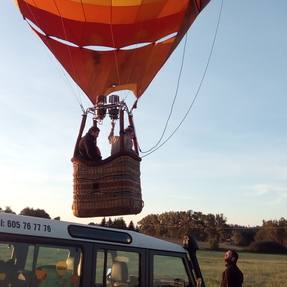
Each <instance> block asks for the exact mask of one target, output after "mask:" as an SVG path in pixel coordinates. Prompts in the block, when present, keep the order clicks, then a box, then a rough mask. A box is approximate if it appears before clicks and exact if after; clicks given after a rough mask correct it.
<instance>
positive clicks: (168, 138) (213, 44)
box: [142, 0, 224, 158]
mask: <svg viewBox="0 0 287 287" xmlns="http://www.w3.org/2000/svg"><path fill="white" fill-rule="evenodd" d="M223 1H224V0H221V5H220V11H219V15H218V20H217V25H216V28H215V32H214V37H213V41H212V45H211V49H210V52H209V56H208V59H207V64H206V66H205V69H204V72H203V75H202V77H201V80H200V83H199V86H198V88H197V91H196V93H195V96H194V98H193V100H192V102H191V104H190V105H189V107H188V109H187V111H186V113H185V115H184V116H183V118H182V120H181V121H180V122H179V124H178V126H177V127H176V128H175V129H174V130H173V132H172V133H171V134H170V135H169V136H168V137H167V138H166V139H165V140H164V141H163V142H162V143H161V144H160V145H159V146H157V147H156V148H155V149H153V150H152V151H150V152H149V153H147V154H146V155H143V156H142V158H144V157H146V156H149V155H150V154H152V153H154V152H155V151H157V150H158V149H159V148H161V147H162V146H163V145H164V144H165V143H166V142H167V141H169V140H170V139H171V138H172V137H173V135H174V134H175V133H176V132H177V131H178V129H179V128H180V127H181V125H182V124H183V122H184V121H185V119H186V118H187V116H188V114H189V112H190V110H191V109H192V107H193V106H194V103H195V101H196V99H197V97H198V95H199V92H200V90H201V87H202V84H203V81H204V79H205V76H206V74H207V70H208V67H209V64H210V60H211V56H212V54H213V50H214V46H215V42H216V38H217V34H218V30H219V24H220V20H221V15H222V10H223Z"/></svg>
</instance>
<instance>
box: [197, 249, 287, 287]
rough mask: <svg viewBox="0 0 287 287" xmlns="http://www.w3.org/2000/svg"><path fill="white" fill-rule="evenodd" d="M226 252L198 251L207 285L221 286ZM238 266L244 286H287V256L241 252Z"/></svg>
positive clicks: (207, 286) (212, 286) (208, 286)
mask: <svg viewBox="0 0 287 287" xmlns="http://www.w3.org/2000/svg"><path fill="white" fill-rule="evenodd" d="M223 255H224V252H216V251H201V250H200V251H198V261H199V264H200V267H201V270H202V273H203V277H204V279H205V283H206V287H219V286H220V282H221V275H222V272H223V271H224V269H225V266H224V261H223ZM238 266H239V268H240V269H241V271H242V272H243V274H244V287H287V256H286V255H268V254H254V253H243V252H240V253H239V260H238Z"/></svg>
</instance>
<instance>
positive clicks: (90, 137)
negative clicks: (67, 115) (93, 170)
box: [79, 127, 102, 161]
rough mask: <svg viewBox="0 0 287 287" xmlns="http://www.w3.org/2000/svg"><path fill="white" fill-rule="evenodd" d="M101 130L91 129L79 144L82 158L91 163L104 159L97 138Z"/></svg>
mask: <svg viewBox="0 0 287 287" xmlns="http://www.w3.org/2000/svg"><path fill="white" fill-rule="evenodd" d="M99 132H100V129H99V128H98V127H91V128H90V129H89V131H88V132H87V133H86V135H85V136H83V137H82V138H81V140H80V143H79V154H80V158H81V159H83V160H89V161H98V160H101V159H102V156H101V152H100V149H99V148H98V146H97V138H98V136H99Z"/></svg>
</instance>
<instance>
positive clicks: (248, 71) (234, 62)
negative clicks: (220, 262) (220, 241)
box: [0, 0, 287, 225]
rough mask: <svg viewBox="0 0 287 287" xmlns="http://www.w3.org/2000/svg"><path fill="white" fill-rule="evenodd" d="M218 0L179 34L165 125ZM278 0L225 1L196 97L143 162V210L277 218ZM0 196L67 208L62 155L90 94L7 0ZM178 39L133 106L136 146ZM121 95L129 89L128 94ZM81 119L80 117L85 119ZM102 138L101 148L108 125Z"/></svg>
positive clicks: (67, 174)
mask: <svg viewBox="0 0 287 287" xmlns="http://www.w3.org/2000/svg"><path fill="white" fill-rule="evenodd" d="M220 4H221V0H212V1H211V3H210V4H209V5H208V7H206V9H205V11H204V12H203V13H202V14H201V15H200V17H198V19H197V21H196V22H195V23H194V25H193V26H192V28H191V29H190V31H189V33H188V42H187V49H186V56H185V63H184V69H183V75H182V78H181V84H180V89H179V93H178V98H177V101H176V103H175V107H174V112H173V115H172V120H171V122H170V125H169V127H168V132H167V135H169V134H170V132H172V131H173V128H174V127H176V126H177V124H178V123H179V121H180V120H181V119H182V117H183V115H184V113H185V111H186V110H187V108H188V106H189V104H190V103H191V101H192V99H193V97H194V95H195V93H196V91H197V89H198V86H199V82H200V79H201V77H202V75H203V72H204V69H205V66H206V63H207V59H208V55H209V52H210V49H211V45H212V41H213V35H214V31H215V26H216V23H217V19H218V14H219V10H220ZM286 10H287V2H286V1H285V0H277V1H276V5H275V4H273V3H271V2H270V1H267V0H252V1H251V0H228V1H227V0H225V1H224V5H223V11H222V16H221V21H220V26H219V31H218V35H217V38H216V42H215V47H214V51H213V54H212V58H211V61H210V64H209V67H208V70H207V74H206V77H205V79H204V82H203V85H202V87H201V89H200V92H199V95H198V98H197V101H196V103H195V105H194V106H193V108H192V110H191V112H190V114H189V116H188V117H187V119H186V120H185V122H184V124H183V125H182V127H181V128H180V129H179V130H178V132H177V133H176V134H175V135H174V136H173V137H172V138H171V140H170V141H168V142H167V143H166V144H165V145H164V146H163V147H162V148H161V149H159V150H157V151H156V152H155V153H153V154H151V155H150V156H148V157H145V158H144V159H143V161H142V165H141V167H142V177H141V180H142V192H143V199H144V201H145V206H144V209H143V211H142V213H141V214H139V215H137V216H128V217H125V219H126V220H127V221H129V220H133V221H135V222H136V221H138V220H139V219H141V218H142V217H144V216H145V215H147V214H150V213H161V212H164V211H171V210H174V211H177V210H194V211H202V212H204V213H223V214H224V215H225V216H226V217H227V219H228V222H229V223H237V224H245V225H254V224H261V223H262V220H263V219H279V218H280V217H284V216H285V218H286V208H287V153H286V150H287V135H286V130H287V113H286V105H287V97H286V94H287V38H286V27H287V18H286V15H285V12H286ZM0 21H1V24H0V38H1V45H0V176H1V182H0V195H1V207H2V208H3V207H5V206H10V207H11V208H12V209H14V210H15V211H16V212H19V211H20V210H22V209H23V208H24V207H26V206H29V207H33V208H43V209H45V210H46V211H47V212H48V213H49V214H50V215H51V216H52V217H54V216H58V215H60V216H61V218H62V219H63V220H69V221H77V222H90V221H97V220H96V219H93V218H91V219H78V218H76V217H74V216H73V215H72V211H71V204H72V164H71V162H70V158H71V156H72V153H73V148H74V143H75V140H76V137H77V133H78V128H79V124H80V117H81V109H80V107H79V103H78V101H82V102H83V104H84V106H85V107H88V106H89V102H88V101H87V100H86V98H85V96H84V95H83V94H81V92H80V91H79V89H77V88H76V86H75V85H74V84H73V82H72V80H70V79H69V77H68V76H67V75H66V74H65V73H64V72H63V70H62V69H61V67H60V66H59V64H58V63H57V61H56V60H55V59H54V58H53V56H52V55H51V54H50V52H49V51H48V50H47V48H46V47H45V46H44V45H43V44H42V43H41V41H40V40H39V39H38V38H37V37H36V35H34V34H33V33H32V31H31V30H30V29H29V27H28V26H27V24H26V22H25V21H24V20H23V18H22V17H21V15H20V14H19V12H18V11H17V9H16V8H15V6H14V5H13V3H12V1H7V0H6V1H1V3H0ZM182 51H183V45H182V44H181V45H180V46H179V47H178V49H177V50H176V51H175V53H174V54H173V56H172V57H171V58H170V59H169V61H168V62H167V64H166V65H165V67H164V68H163V69H162V70H161V72H160V73H159V74H158V75H157V77H156V78H155V79H154V81H153V82H152V84H151V85H150V87H149V89H148V90H147V91H146V93H145V94H144V96H143V97H142V98H141V99H140V101H139V104H138V109H137V110H135V112H134V118H135V124H136V128H137V135H138V139H139V142H140V145H141V148H142V149H143V150H146V149H148V148H150V147H151V146H152V145H153V144H154V143H155V142H156V141H157V138H158V137H159V135H160V134H161V131H162V130H163V127H164V124H165V122H166V119H167V117H168V113H169V109H170V106H171V103H172V100H173V97H174V94H175V89H176V82H177V77H178V73H179V69H180V61H181V56H182ZM129 96H130V95H129ZM88 125H89V123H88ZM108 125H109V124H108V123H106V124H105V125H104V126H103V127H102V128H101V135H102V138H101V140H100V147H101V150H102V153H103V154H104V155H106V156H107V155H108V154H109V148H110V147H109V146H108V142H107V138H106V136H107V133H108V127H109V126H108Z"/></svg>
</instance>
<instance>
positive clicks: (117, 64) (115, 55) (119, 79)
mask: <svg viewBox="0 0 287 287" xmlns="http://www.w3.org/2000/svg"><path fill="white" fill-rule="evenodd" d="M112 21H113V0H111V13H110V29H111V37H112V42H113V48H114V49H113V53H114V59H115V66H116V73H117V77H118V83H117V85H120V84H121V78H120V72H119V63H118V56H117V51H119V49H116V45H115V38H114V31H113V23H112Z"/></svg>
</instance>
